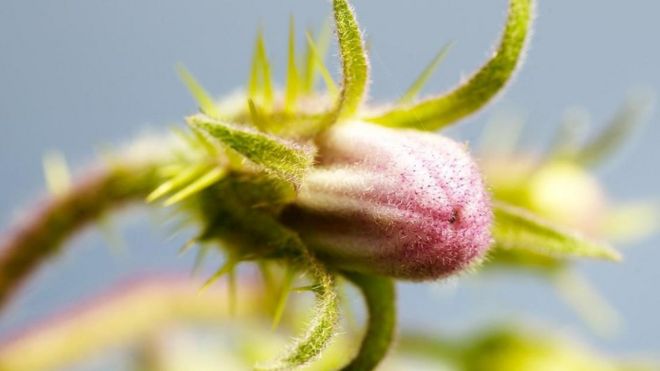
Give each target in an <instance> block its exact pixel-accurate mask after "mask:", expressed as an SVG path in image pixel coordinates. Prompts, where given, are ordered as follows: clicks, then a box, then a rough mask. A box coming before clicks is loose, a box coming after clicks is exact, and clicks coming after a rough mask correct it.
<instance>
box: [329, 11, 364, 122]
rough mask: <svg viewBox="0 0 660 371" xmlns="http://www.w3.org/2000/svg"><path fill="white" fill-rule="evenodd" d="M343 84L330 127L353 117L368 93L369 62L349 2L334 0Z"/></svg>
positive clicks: (331, 117) (331, 116)
mask: <svg viewBox="0 0 660 371" xmlns="http://www.w3.org/2000/svg"><path fill="white" fill-rule="evenodd" d="M333 8H334V15H335V24H336V27H337V37H338V39H339V54H340V55H341V61H342V72H343V84H342V90H341V94H340V96H339V101H338V102H337V106H336V107H335V111H334V112H333V113H332V115H330V120H329V122H328V125H331V124H333V123H335V122H336V121H338V120H344V119H347V118H350V117H352V116H354V115H355V114H356V113H357V111H358V109H359V108H360V105H361V104H362V101H363V100H364V97H365V95H366V93H367V83H368V79H369V62H368V60H367V54H366V52H365V48H364V41H363V40H362V33H361V32H360V28H359V26H358V23H357V20H356V19H355V14H354V13H353V10H352V9H351V6H350V5H349V4H348V1H347V0H333Z"/></svg>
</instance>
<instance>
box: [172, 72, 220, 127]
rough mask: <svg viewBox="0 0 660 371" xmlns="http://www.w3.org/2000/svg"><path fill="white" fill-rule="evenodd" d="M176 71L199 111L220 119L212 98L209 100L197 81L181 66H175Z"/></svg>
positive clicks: (208, 96)
mask: <svg viewBox="0 0 660 371" xmlns="http://www.w3.org/2000/svg"><path fill="white" fill-rule="evenodd" d="M176 70H177V73H178V74H179V77H180V78H181V80H182V81H183V83H184V84H185V85H186V87H187V88H188V90H189V91H190V93H191V94H192V96H193V98H195V100H196V101H197V104H198V105H199V109H200V111H202V113H204V114H207V115H209V116H211V117H215V118H220V111H219V110H218V107H217V106H216V104H215V102H214V101H213V98H211V96H210V95H209V94H208V93H207V92H206V90H205V89H204V88H203V87H202V85H201V84H200V83H199V82H198V81H197V79H195V77H194V76H193V75H192V74H191V73H190V72H189V71H188V70H187V69H186V68H185V67H184V66H183V65H182V64H177V66H176Z"/></svg>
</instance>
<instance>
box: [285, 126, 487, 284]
mask: <svg viewBox="0 0 660 371" xmlns="http://www.w3.org/2000/svg"><path fill="white" fill-rule="evenodd" d="M318 145H319V164H318V166H317V167H316V168H315V169H314V170H312V171H311V172H310V173H309V174H308V176H307V177H306V179H305V181H304V182H303V184H302V186H301V188H300V190H299V196H298V200H297V202H296V206H295V207H293V208H291V209H289V210H287V211H286V212H285V215H284V219H285V221H286V222H287V223H289V224H290V225H291V226H293V227H294V228H295V229H296V230H297V231H298V232H299V233H300V235H301V237H302V238H303V240H304V241H305V242H306V243H307V244H308V245H310V246H311V247H312V248H313V249H314V250H315V251H317V253H318V254H319V256H321V257H323V258H324V259H328V260H330V261H332V262H334V263H335V264H337V265H338V266H339V267H341V268H343V269H347V270H355V271H360V272H365V273H375V274H382V275H387V276H392V277H397V278H404V279H412V280H424V279H436V278H442V277H446V276H448V275H451V274H453V273H456V272H459V271H461V270H463V269H465V268H466V267H468V266H469V265H470V264H471V263H473V262H475V261H478V260H479V258H480V257H481V256H483V254H484V252H485V251H486V249H487V248H488V246H489V245H490V242H491V235H490V226H491V220H492V216H491V211H490V203H489V195H488V194H487V192H486V191H485V189H484V184H483V182H482V179H481V176H480V173H479V170H478V168H477V166H476V165H475V163H474V162H473V161H472V159H471V158H470V156H469V155H468V153H467V152H466V150H465V148H464V146H463V145H461V144H458V143H456V142H454V141H452V140H450V139H448V138H445V137H442V136H439V135H436V134H430V133H424V132H419V131H412V130H395V129H389V128H384V127H380V126H376V125H372V124H367V123H362V122H352V123H348V124H343V125H337V126H336V127H333V128H332V129H330V130H329V131H328V132H327V133H326V134H324V135H323V137H322V138H321V139H319V141H318Z"/></svg>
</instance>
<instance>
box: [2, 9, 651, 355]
mask: <svg viewBox="0 0 660 371" xmlns="http://www.w3.org/2000/svg"><path fill="white" fill-rule="evenodd" d="M539 3H540V4H539V6H538V23H537V26H536V30H535V35H534V40H533V43H532V47H531V49H530V51H529V55H528V57H527V60H526V63H525V66H524V69H523V70H522V73H520V74H519V76H518V78H517V79H516V81H515V83H514V84H513V85H512V86H511V87H510V89H509V90H508V91H507V93H506V94H505V95H504V96H502V97H501V98H500V99H499V101H498V104H496V105H492V106H490V107H489V108H488V109H487V110H485V111H484V112H483V113H481V114H479V115H477V116H476V117H473V118H470V119H469V120H466V122H463V123H462V124H461V125H460V127H459V128H457V129H452V131H451V134H452V135H454V136H457V137H460V138H463V139H465V140H470V141H472V142H474V141H475V140H476V138H477V136H478V133H479V132H480V131H481V130H482V128H483V127H484V125H485V124H486V122H487V121H488V118H489V117H490V116H492V115H493V114H494V113H495V112H498V111H502V110H505V111H507V110H508V111H511V110H513V111H516V112H522V114H523V116H524V117H526V119H527V121H528V125H527V127H526V132H525V136H526V145H527V146H528V147H529V148H532V149H533V148H534V147H535V146H536V147H538V146H542V145H543V143H546V142H547V141H548V139H549V138H550V137H551V135H552V133H553V132H554V130H555V129H556V127H557V125H558V122H559V120H560V118H561V116H562V114H563V112H565V110H566V109H567V108H570V107H574V106H583V107H585V108H586V109H588V110H589V111H590V112H591V114H592V117H593V121H594V123H595V125H602V124H604V123H605V122H606V120H607V118H608V117H610V115H612V114H613V112H614V111H615V110H616V108H617V106H618V105H619V104H620V103H621V102H622V101H623V100H624V98H625V95H626V92H628V91H630V89H631V88H635V87H638V86H642V87H648V88H651V89H653V90H655V91H658V90H660V73H658V71H657V68H658V66H660V49H658V47H657V37H658V35H660V23H658V22H657V15H658V14H660V13H659V12H660V3H659V2H657V1H655V0H633V1H628V2H620V1H599V0H582V1H567V0H559V1H557V0H555V1H543V0H541V1H539ZM355 6H356V8H357V11H358V17H359V20H360V22H361V24H362V26H363V28H364V29H365V30H366V35H367V38H368V39H369V41H370V44H371V62H372V67H373V71H372V72H373V74H372V81H373V85H372V88H371V96H372V97H373V99H374V100H380V101H384V100H387V99H390V98H396V97H398V95H399V94H400V93H402V92H403V91H404V89H405V88H406V87H407V86H408V84H409V83H410V82H411V81H412V79H413V78H414V77H416V75H417V73H418V72H419V71H420V70H421V69H422V68H423V67H424V66H425V65H426V63H427V62H428V61H429V60H430V59H431V58H432V56H433V55H434V54H435V53H436V52H437V51H438V50H439V48H440V47H441V46H442V45H444V44H445V43H446V42H448V41H454V42H455V45H454V47H453V49H452V50H451V52H450V54H449V57H448V58H447V60H446V62H445V63H444V64H443V66H442V67H441V69H440V71H439V73H438V74H437V75H436V76H435V77H434V78H433V80H432V81H431V83H430V84H429V87H428V89H427V91H428V92H435V91H440V90H444V89H446V88H448V87H450V86H451V85H452V84H454V83H455V82H456V81H457V80H458V79H459V78H460V77H461V76H464V74H467V73H469V72H470V71H472V70H473V69H474V68H475V67H477V66H478V65H480V64H481V62H482V61H483V60H484V59H485V58H486V57H487V56H488V54H489V51H490V50H491V49H492V44H493V43H494V42H495V40H496V39H497V37H498V35H499V30H500V27H501V24H502V22H503V19H504V15H505V9H506V1H505V0H488V1H486V0H460V1H458V0H414V1H394V0H371V1H369V0H356V1H355ZM329 10H330V9H329V2H328V1H325V0H276V1H274V0H231V1H229V0H207V1H186V2H183V1H177V2H175V1H164V0H144V1H126V0H117V1H101V0H60V1H45V0H39V1H20V0H0V129H1V131H0V226H2V228H3V229H4V228H5V226H7V225H8V224H9V223H11V222H12V221H13V220H14V219H15V218H16V217H17V214H18V213H19V212H20V209H21V207H23V206H25V205H30V204H32V203H34V202H35V200H36V199H37V196H38V195H42V194H43V193H44V181H43V176H42V170H41V169H42V165H41V159H42V155H43V154H44V153H45V152H46V151H47V150H52V149H57V150H60V151H62V152H63V153H64V154H65V155H66V156H67V158H68V159H69V160H70V162H71V163H72V164H74V165H75V166H78V167H80V166H82V165H84V164H85V162H86V161H89V160H90V159H91V158H93V156H95V154H96V153H97V152H99V151H102V150H103V149H104V148H109V147H111V146H112V145H116V144H118V143H121V142H122V141H124V140H129V139H130V138H132V137H133V136H135V135H137V134H139V133H140V132H142V131H143V130H145V128H147V129H152V130H164V129H165V128H167V127H168V126H169V125H172V124H176V123H178V122H180V121H181V118H182V117H183V116H184V115H186V114H188V113H190V112H192V111H193V110H194V109H195V104H194V102H193V101H192V99H191V98H190V97H189V95H188V93H187V91H186V89H185V88H184V87H183V86H182V84H181V83H180V82H179V81H178V78H177V76H176V74H175V72H174V66H175V64H176V63H177V62H182V63H184V64H185V65H186V66H187V67H188V68H189V69H190V70H191V71H192V72H193V73H194V74H195V75H196V76H197V77H198V78H199V79H200V80H201V81H202V82H203V83H204V85H205V86H206V87H207V88H208V89H209V90H211V91H212V92H213V93H215V94H218V95H222V94H225V93H230V92H231V91H233V90H234V89H236V88H237V87H239V86H241V85H242V84H243V83H244V82H245V81H246V79H247V74H248V66H249V61H250V57H251V53H252V44H253V39H254V37H255V33H256V29H257V27H258V26H259V25H261V26H263V28H264V29H265V31H266V40H267V43H268V47H269V53H270V56H271V58H272V60H273V61H275V64H276V66H275V67H276V70H277V74H276V76H277V77H278V79H279V81H282V80H283V76H284V67H285V57H286V49H285V47H286V28H287V22H288V17H289V14H294V15H295V17H296V19H297V21H298V24H299V26H301V27H299V28H302V27H304V26H309V27H317V26H318V25H320V24H321V23H322V22H323V21H324V19H325V18H326V17H327V16H328V15H329ZM299 40H300V42H301V45H302V41H303V38H302V37H300V39H299ZM334 57H336V55H332V56H331V58H330V59H329V60H330V61H331V63H330V65H331V67H332V70H333V71H334V72H337V71H338V69H339V64H338V61H337V59H336V58H334ZM658 117H659V116H658V115H657V114H656V115H653V116H652V117H651V120H650V121H649V123H648V124H647V125H646V126H645V127H644V128H643V129H642V130H640V131H639V132H638V133H637V135H635V137H634V138H633V140H632V143H631V144H630V145H628V146H627V147H626V148H625V149H624V151H622V153H621V155H620V156H618V158H617V159H616V160H617V161H615V162H614V163H613V164H611V165H609V166H605V167H603V168H602V169H600V170H599V172H598V176H599V177H600V179H602V180H603V182H604V184H605V185H606V186H607V188H608V189H609V191H610V193H611V195H612V197H613V198H616V199H622V200H626V199H635V198H644V199H648V200H649V201H653V200H654V199H658V198H660V197H659V196H660V195H659V191H658V189H660V172H659V171H658V160H660V146H658V140H659V139H660V125H657V123H658ZM138 216H139V217H129V218H121V221H120V222H119V223H118V225H119V227H118V229H120V230H121V234H122V235H123V238H124V240H125V244H126V251H125V252H124V253H122V254H117V253H115V252H113V251H112V250H111V249H108V248H107V247H106V245H107V244H106V243H105V242H104V241H103V239H102V238H101V237H100V234H99V233H97V232H92V233H86V234H85V236H82V237H81V238H77V239H76V242H75V243H74V246H72V248H70V249H68V250H67V252H66V253H65V254H64V255H63V256H61V257H59V258H57V259H56V260H55V261H54V262H52V263H51V264H49V265H48V266H46V267H44V269H42V270H41V271H40V273H39V274H38V276H37V277H36V278H35V279H33V280H32V281H31V282H30V284H29V285H27V286H26V287H24V289H23V290H22V292H21V295H20V297H19V298H18V300H17V301H16V302H14V303H13V305H12V306H11V308H10V311H9V313H6V314H5V315H3V316H2V317H1V318H0V337H1V336H2V334H6V333H8V332H11V330H12V329H16V328H19V327H22V326H25V325H26V324H27V323H29V322H30V321H31V320H34V319H36V318H41V317H42V316H44V315H45V314H47V313H50V312H53V311H57V310H58V309H61V308H65V307H67V306H68V305H69V304H71V303H72V302H75V301H77V300H78V299H80V298H83V297H86V296H88V295H90V294H92V293H94V292H97V291H98V290H101V289H103V288H107V287H109V286H111V285H112V283H114V282H116V281H118V280H120V279H122V278H127V277H131V276H134V275H135V274H142V275H144V274H146V273H147V272H162V271H166V270H178V271H181V272H187V271H188V270H189V269H190V267H191V264H192V260H193V256H192V255H186V256H183V257H177V255H176V250H177V249H178V248H179V246H180V245H181V244H182V242H183V241H184V236H179V237H175V238H171V239H168V233H167V232H166V231H167V230H166V228H159V227H158V224H157V222H155V221H154V218H151V217H150V214H149V213H141V214H139V215H138ZM145 220H146V221H145ZM658 242H660V237H655V238H652V239H648V240H646V241H643V242H641V243H638V244H635V245H633V246H629V247H627V248H626V250H625V255H626V259H625V262H624V263H623V264H620V265H614V264H610V263H588V264H582V265H581V267H580V268H581V270H583V271H584V273H585V274H586V275H587V276H588V277H590V279H591V280H592V281H593V282H594V284H595V285H596V286H597V287H598V289H599V290H600V292H602V293H603V295H604V296H605V297H606V298H608V300H609V301H610V302H611V303H612V305H613V306H614V307H616V308H617V309H618V310H619V312H620V313H621V315H622V316H623V318H624V319H625V322H624V326H623V327H622V329H621V331H620V332H619V333H618V334H617V335H615V336H609V337H603V336H598V335H595V334H594V333H593V332H592V331H590V330H589V328H588V327H586V326H585V325H584V324H583V323H582V322H581V321H580V320H579V318H578V317H577V316H576V315H575V314H574V312H573V311H571V310H570V309H569V308H568V307H567V306H566V305H565V304H564V303H562V302H561V301H560V300H558V299H557V297H556V295H555V291H554V289H553V288H551V287H549V286H547V285H545V284H544V283H543V282H542V281H540V280H537V279H535V278H533V277H530V276H523V275H507V276H501V277H499V276H498V277H496V279H490V280H488V281H487V282H484V281H477V280H471V279H465V280H461V281H460V282H458V281H449V282H443V283H439V284H422V285H402V289H403V290H402V292H401V295H400V301H401V316H402V321H403V323H404V325H406V326H414V327H423V328H426V329H437V331H438V332H439V333H443V334H446V333H452V332H457V333H458V332H459V331H460V330H463V329H469V328H475V327H478V326H479V324H482V323H487V322H490V321H491V320H494V319H497V320H509V321H510V320H514V319H519V318H528V319H532V320H536V321H540V322H546V321H548V322H551V323H553V324H554V325H553V326H554V327H555V328H558V329H563V328H570V329H572V331H574V332H577V333H579V334H580V336H582V337H583V338H585V339H587V341H589V342H591V343H593V344H594V345H596V346H598V347H600V348H603V349H606V350H609V351H611V352H613V353H630V352H633V353H636V352H639V353H645V354H655V355H660V336H658V334H660V319H659V318H658V313H660V295H658V289H657V282H658V280H660V270H658V269H657V267H658V262H659V261H660V249H659V248H658V246H657V245H658ZM209 268H212V267H210V266H209Z"/></svg>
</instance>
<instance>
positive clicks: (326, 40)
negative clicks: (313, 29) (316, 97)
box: [302, 22, 331, 94]
mask: <svg viewBox="0 0 660 371" xmlns="http://www.w3.org/2000/svg"><path fill="white" fill-rule="evenodd" d="M306 36H307V51H306V54H305V70H304V78H303V83H302V90H303V92H304V93H305V94H311V93H312V92H314V86H315V85H316V79H317V75H316V72H317V71H318V69H319V68H325V69H326V71H327V67H326V66H325V56H326V54H327V52H328V48H329V47H330V36H331V33H330V24H329V23H328V22H324V23H323V26H322V27H321V29H320V31H319V34H318V37H317V39H316V42H314V39H313V38H312V36H311V33H310V32H309V31H308V32H307V33H306ZM310 40H312V42H310ZM321 73H322V72H321Z"/></svg>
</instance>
